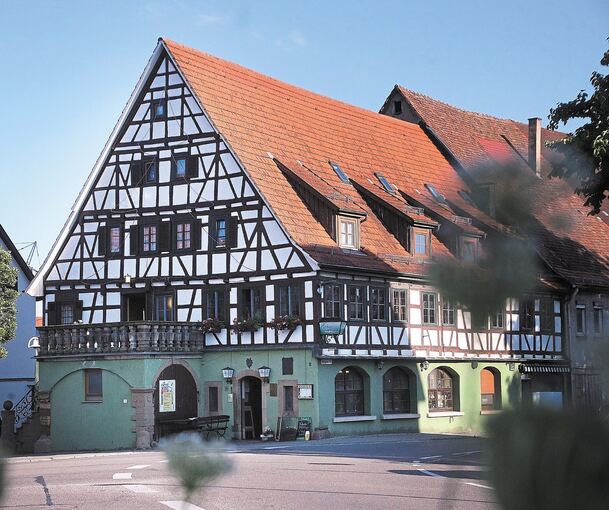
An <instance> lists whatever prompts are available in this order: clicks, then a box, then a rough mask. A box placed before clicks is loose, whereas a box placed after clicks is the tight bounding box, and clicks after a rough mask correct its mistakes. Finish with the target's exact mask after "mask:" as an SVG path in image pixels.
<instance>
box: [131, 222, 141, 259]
mask: <svg viewBox="0 0 609 510" xmlns="http://www.w3.org/2000/svg"><path fill="white" fill-rule="evenodd" d="M139 247H140V238H139V227H138V225H132V226H130V227H129V253H130V254H131V255H137V254H138V252H139Z"/></svg>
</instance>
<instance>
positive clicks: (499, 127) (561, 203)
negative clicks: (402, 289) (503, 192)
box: [397, 86, 609, 286]
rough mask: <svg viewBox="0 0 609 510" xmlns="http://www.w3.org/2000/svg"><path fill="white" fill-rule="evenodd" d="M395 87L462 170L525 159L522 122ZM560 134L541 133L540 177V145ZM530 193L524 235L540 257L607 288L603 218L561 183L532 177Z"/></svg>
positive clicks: (607, 231)
mask: <svg viewBox="0 0 609 510" xmlns="http://www.w3.org/2000/svg"><path fill="white" fill-rule="evenodd" d="M397 88H398V90H399V91H400V92H401V93H402V95H403V96H404V98H405V99H406V100H407V101H408V102H409V103H410V105H411V106H412V108H413V109H414V110H415V112H416V113H417V115H418V116H419V118H420V119H421V120H422V121H423V122H424V123H425V124H427V125H428V126H429V127H430V128H431V129H432V130H433V132H434V133H435V135H436V136H437V137H438V138H439V139H440V141H441V143H442V144H444V145H445V146H446V147H447V148H448V149H449V151H450V152H451V153H452V154H453V155H454V156H455V157H456V158H457V160H458V162H459V163H460V164H461V166H462V167H463V168H464V169H465V170H466V171H470V170H472V169H474V168H475V167H476V166H477V165H478V164H480V163H484V162H488V161H505V160H506V159H509V158H510V157H512V158H516V159H517V160H518V161H523V160H525V161H526V158H527V153H528V126H527V125H526V124H523V123H520V122H516V121H513V120H507V119H499V118H496V117H491V116H489V115H484V114H480V113H474V112H468V111H465V110H461V109H459V108H456V107H454V106H451V105H448V104H446V103H443V102H441V101H438V100H436V99H433V98H430V97H428V96H425V95H423V94H419V93H416V92H413V91H411V90H408V89H406V88H404V87H400V86H398V87H397ZM564 136H565V135H564V134H563V133H558V132H554V131H549V130H547V129H542V144H543V145H542V147H543V149H542V157H543V156H545V157H543V159H542V175H544V176H547V172H548V166H549V165H548V161H547V159H546V157H547V156H548V154H549V149H547V148H545V142H547V141H554V140H559V139H561V138H564ZM531 172H532V171H531ZM531 175H533V174H532V173H531ZM530 192H531V193H532V196H533V197H534V199H535V200H534V203H535V204H536V207H535V209H534V215H535V218H534V221H533V223H532V224H531V225H530V226H529V228H530V231H529V233H531V234H533V235H534V238H535V241H536V243H537V248H538V251H539V253H540V254H541V256H542V257H543V258H544V259H545V260H546V261H547V262H548V263H549V264H550V266H551V267H552V269H553V270H554V271H555V272H556V273H558V274H559V275H561V276H563V277H564V278H566V279H567V280H568V281H570V282H571V283H576V284H590V285H603V286H609V228H608V227H607V225H606V224H605V223H603V222H602V221H601V219H604V218H602V216H600V217H594V216H589V215H588V212H589V209H588V208H586V207H585V206H584V205H583V200H582V199H581V198H580V197H578V196H577V195H575V194H574V193H573V191H572V189H571V188H569V187H568V185H567V184H566V183H565V181H561V180H559V179H548V178H544V179H543V180H539V179H532V180H531V186H530ZM455 206H456V207H457V208H461V209H462V210H463V211H464V212H466V213H468V214H470V215H471V216H473V217H475V218H478V219H479V220H480V221H481V222H482V223H485V224H487V225H489V226H490V223H489V221H488V220H489V218H486V219H484V218H482V217H480V214H476V211H475V209H474V210H472V208H468V207H467V204H464V203H461V204H455ZM481 214H483V213H481ZM601 215H603V213H602V211H601ZM606 218H607V219H608V220H609V217H606ZM607 223H608V224H609V221H608V222H607Z"/></svg>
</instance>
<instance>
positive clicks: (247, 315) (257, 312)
mask: <svg viewBox="0 0 609 510" xmlns="http://www.w3.org/2000/svg"><path fill="white" fill-rule="evenodd" d="M241 310H242V316H243V318H244V319H253V318H260V317H262V291H261V288H260V287H250V288H245V289H241Z"/></svg>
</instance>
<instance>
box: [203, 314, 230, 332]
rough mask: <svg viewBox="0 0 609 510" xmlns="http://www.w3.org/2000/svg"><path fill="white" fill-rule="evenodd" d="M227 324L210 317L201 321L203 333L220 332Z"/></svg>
mask: <svg viewBox="0 0 609 510" xmlns="http://www.w3.org/2000/svg"><path fill="white" fill-rule="evenodd" d="M225 325H226V324H224V322H223V321H221V320H218V319H215V318H213V317H210V318H209V319H205V320H204V321H203V322H201V330H202V331H203V333H219V332H220V331H221V330H222V328H223V327H224V326H225Z"/></svg>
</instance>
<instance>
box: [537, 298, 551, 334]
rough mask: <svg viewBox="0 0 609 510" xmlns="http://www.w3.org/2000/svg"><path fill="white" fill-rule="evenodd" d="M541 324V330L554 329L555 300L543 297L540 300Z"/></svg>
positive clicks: (549, 330) (548, 330)
mask: <svg viewBox="0 0 609 510" xmlns="http://www.w3.org/2000/svg"><path fill="white" fill-rule="evenodd" d="M539 325H540V327H541V331H544V332H552V331H554V300H553V299H552V298H541V299H540V301H539Z"/></svg>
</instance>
